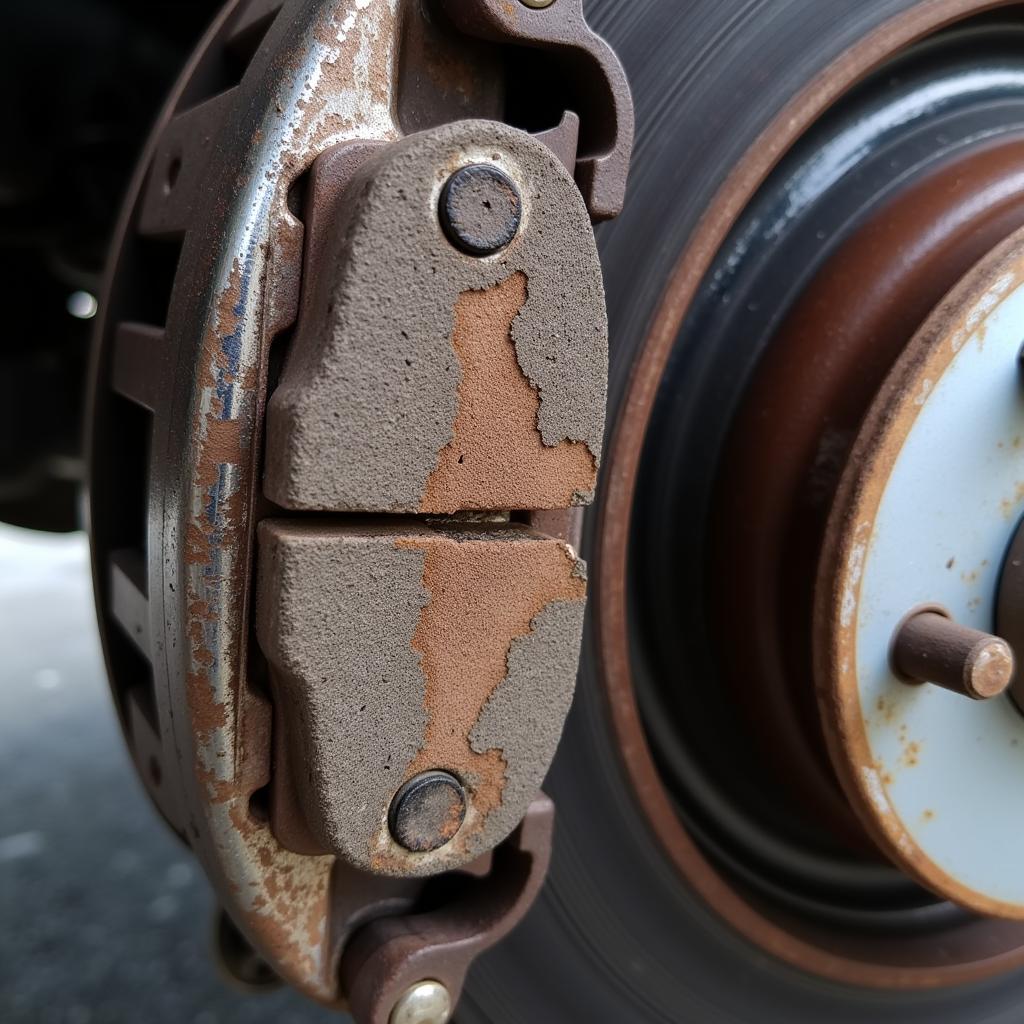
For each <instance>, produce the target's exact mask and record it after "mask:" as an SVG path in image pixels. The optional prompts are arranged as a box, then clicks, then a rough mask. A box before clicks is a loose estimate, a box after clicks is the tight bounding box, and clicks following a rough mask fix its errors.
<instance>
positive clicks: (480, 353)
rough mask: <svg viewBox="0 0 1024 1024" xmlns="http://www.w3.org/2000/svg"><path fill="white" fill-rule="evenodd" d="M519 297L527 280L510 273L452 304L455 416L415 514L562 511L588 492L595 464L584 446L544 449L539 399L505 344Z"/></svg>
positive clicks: (509, 344)
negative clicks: (458, 370)
mask: <svg viewBox="0 0 1024 1024" xmlns="http://www.w3.org/2000/svg"><path fill="white" fill-rule="evenodd" d="M526 298H527V279H526V275H525V274H524V273H522V271H517V272H516V273H514V274H512V276H511V277H509V278H507V279H506V280H504V281H502V282H501V283H500V284H497V285H495V286H494V287H493V288H488V289H485V290H483V291H467V292H463V293H462V295H461V296H460V297H459V300H458V302H457V303H456V306H455V328H454V332H453V335H452V345H453V347H454V348H455V353H456V355H457V356H458V359H459V363H460V365H461V367H462V380H461V382H460V384H459V391H458V412H457V413H456V416H455V423H454V425H453V436H452V440H451V441H450V442H449V443H448V444H447V445H446V446H445V447H444V448H443V449H442V450H441V453H440V456H439V458H438V463H437V468H436V469H435V470H434V471H433V473H431V475H430V477H429V479H428V480H427V487H426V490H425V492H424V495H423V499H422V502H421V504H420V511H423V512H455V511H457V510H459V509H479V508H487V509H500V508H510V507H516V508H531V507H535V508H547V507H551V506H563V507H564V506H569V505H572V504H574V503H576V502H575V500H574V499H575V497H576V495H578V494H585V493H588V492H590V491H592V490H593V489H594V485H595V483H596V480H597V465H596V463H595V461H594V456H593V455H592V454H591V452H590V450H589V449H588V448H587V446H586V444H584V443H583V442H580V441H568V440H566V441H561V442H560V443H559V444H557V445H554V446H548V445H545V444H544V442H543V440H542V439H541V435H540V431H539V430H538V429H537V414H538V412H539V410H540V394H539V392H538V391H537V390H536V389H535V388H534V387H533V385H532V384H531V383H530V381H529V379H528V378H527V376H526V374H524V373H523V371H522V368H521V367H520V366H519V363H518V361H517V359H516V350H515V344H514V342H513V341H512V323H513V321H514V320H515V318H516V317H517V316H518V315H519V311H520V310H521V309H522V308H523V306H524V305H525V304H526ZM512 495H514V496H515V497H514V499H513V497H512Z"/></svg>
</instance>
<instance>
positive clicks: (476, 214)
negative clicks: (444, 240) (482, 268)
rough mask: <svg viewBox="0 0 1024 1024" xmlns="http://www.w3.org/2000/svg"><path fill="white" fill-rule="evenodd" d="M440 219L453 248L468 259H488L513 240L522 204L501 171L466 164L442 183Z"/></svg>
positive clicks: (486, 166) (491, 166)
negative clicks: (479, 257) (484, 257)
mask: <svg viewBox="0 0 1024 1024" xmlns="http://www.w3.org/2000/svg"><path fill="white" fill-rule="evenodd" d="M440 217H441V226H442V227H443V228H444V232H445V234H446V235H447V236H448V240H449V241H450V242H451V243H452V245H454V246H455V247H456V248H457V249H461V250H462V251H463V252H465V253H469V254H470V255H471V256H491V255H493V254H494V253H496V252H498V251H499V250H501V249H504V248H505V246H506V245H508V244H509V242H511V241H512V239H513V238H515V237H516V232H518V231H519V225H520V224H521V223H522V217H523V201H522V198H521V197H520V195H519V189H518V188H516V184H515V182H514V181H513V180H512V179H511V178H510V177H509V176H508V175H507V174H505V172H504V171H501V170H499V169H498V168H497V167H495V166H493V165H492V164H470V166H468V167H463V168H462V169H461V170H459V171H456V172H455V173H454V174H453V175H452V176H451V177H450V178H449V179H448V181H447V182H446V183H445V186H444V189H443V190H442V192H441V204H440Z"/></svg>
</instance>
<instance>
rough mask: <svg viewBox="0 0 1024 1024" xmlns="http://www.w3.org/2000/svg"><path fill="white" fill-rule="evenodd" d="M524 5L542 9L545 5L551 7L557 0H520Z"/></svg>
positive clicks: (538, 9)
mask: <svg viewBox="0 0 1024 1024" xmlns="http://www.w3.org/2000/svg"><path fill="white" fill-rule="evenodd" d="M519 2H520V3H521V4H522V5H523V6H524V7H532V8H533V9H534V10H535V11H542V10H544V8H545V7H550V6H551V5H552V4H553V3H554V2H555V0H519Z"/></svg>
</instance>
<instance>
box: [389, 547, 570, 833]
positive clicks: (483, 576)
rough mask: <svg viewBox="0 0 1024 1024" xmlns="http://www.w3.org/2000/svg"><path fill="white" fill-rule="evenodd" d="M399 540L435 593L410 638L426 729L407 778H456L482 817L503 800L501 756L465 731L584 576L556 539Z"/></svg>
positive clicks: (503, 782)
mask: <svg viewBox="0 0 1024 1024" xmlns="http://www.w3.org/2000/svg"><path fill="white" fill-rule="evenodd" d="M397 546H398V547H411V548H420V549H421V550H423V551H424V552H425V553H426V560H425V562H424V566H423V586H424V587H425V588H426V590H427V592H428V593H429V594H430V600H429V602H428V603H427V604H426V605H425V606H424V608H423V611H422V612H421V613H420V621H419V625H418V626H417V629H416V633H415V636H414V637H413V647H414V648H415V649H416V651H418V652H419V654H420V658H421V664H422V666H423V674H424V677H425V679H426V695H425V703H426V709H427V716H428V718H427V728H426V735H425V737H424V742H423V746H422V747H421V748H420V751H419V753H418V754H417V755H416V757H415V758H414V759H413V762H412V764H410V765H409V767H408V769H407V770H406V776H405V777H406V779H409V778H412V777H413V776H415V775H418V774H419V773H420V772H422V771H427V770H429V769H432V768H439V769H444V770H446V771H450V772H452V773H453V774H454V775H456V776H457V777H458V778H459V779H460V780H461V781H462V782H463V784H464V785H466V786H467V787H468V788H470V789H471V791H472V803H473V806H474V810H475V811H476V812H477V814H478V815H479V816H480V819H481V824H482V819H485V818H486V816H487V814H488V813H490V811H492V810H493V809H494V808H496V807H498V806H500V804H501V797H502V790H503V788H504V785H505V767H506V766H505V759H504V757H503V755H502V752H501V751H500V750H489V751H487V752H486V753H483V754H478V753H476V752H475V751H474V750H473V749H472V747H471V745H470V741H469V734H470V732H471V731H472V729H473V726H474V725H475V724H476V721H477V719H478V718H479V717H480V714H481V712H482V711H483V709H484V706H485V705H486V703H487V701H488V699H489V698H490V696H491V694H492V693H494V691H495V690H496V689H497V687H498V685H499V684H500V683H501V681H502V680H503V679H504V678H505V675H506V672H507V664H506V662H507V658H508V653H509V649H510V647H511V646H512V641H513V640H514V639H515V638H516V637H521V636H525V635H526V634H527V633H529V632H530V624H531V622H532V620H533V619H534V618H535V617H536V616H537V615H538V614H539V613H540V612H541V610H542V609H543V608H544V607H545V606H547V605H548V604H550V603H551V602H552V601H559V600H562V601H573V600H582V599H583V598H584V597H585V594H586V582H585V581H584V580H583V579H581V578H580V577H579V576H578V575H574V573H573V570H574V568H575V565H576V563H575V560H574V559H572V558H571V557H570V555H569V553H568V551H567V550H566V548H565V546H564V545H563V544H561V543H559V542H557V541H549V542H537V543H532V544H510V543H503V542H500V541H498V542H495V541H466V540H463V541H461V542H457V541H455V540H447V539H444V540H435V539H426V538H424V539H419V538H415V539H408V540H400V541H398V542H397Z"/></svg>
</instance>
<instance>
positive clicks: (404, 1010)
mask: <svg viewBox="0 0 1024 1024" xmlns="http://www.w3.org/2000/svg"><path fill="white" fill-rule="evenodd" d="M451 1015H452V997H451V995H450V994H449V992H448V989H446V988H445V987H444V985H442V984H441V982H439V981H420V982H418V983H417V984H415V985H413V986H412V987H411V988H409V989H407V990H406V991H405V992H404V993H403V995H402V997H401V998H400V999H399V1000H398V1002H397V1003H395V1006H394V1009H393V1010H392V1011H391V1016H390V1017H389V1018H388V1024H448V1020H449V1019H450V1018H451Z"/></svg>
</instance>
